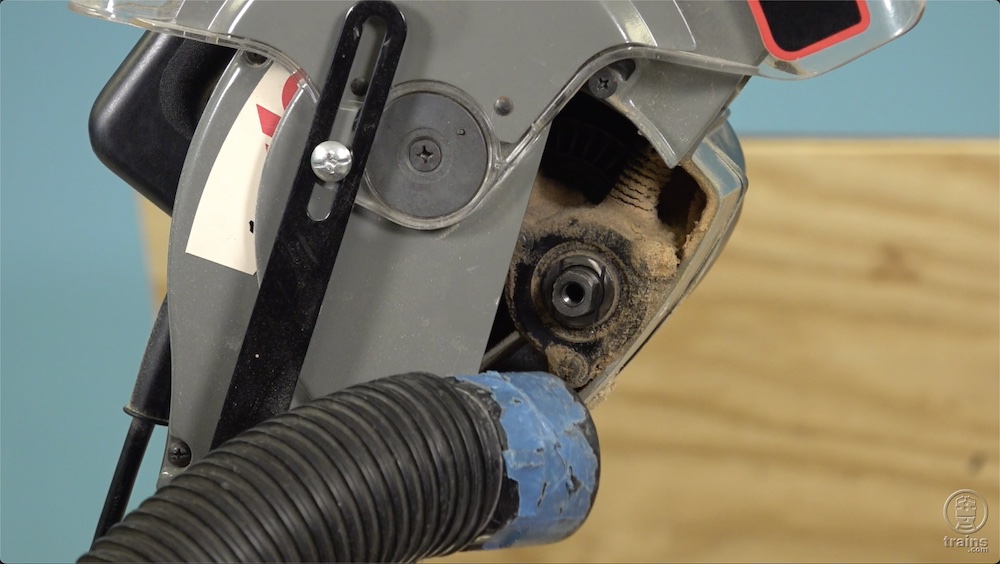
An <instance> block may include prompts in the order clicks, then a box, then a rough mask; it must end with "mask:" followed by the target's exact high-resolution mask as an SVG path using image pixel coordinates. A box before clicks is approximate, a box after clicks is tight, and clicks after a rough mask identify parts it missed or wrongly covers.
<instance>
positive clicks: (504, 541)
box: [458, 372, 600, 549]
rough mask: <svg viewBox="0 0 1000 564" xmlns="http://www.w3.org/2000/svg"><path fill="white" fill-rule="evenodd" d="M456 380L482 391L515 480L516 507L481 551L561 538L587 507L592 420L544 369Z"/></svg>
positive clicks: (596, 453) (593, 461)
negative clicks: (495, 414) (503, 437)
mask: <svg viewBox="0 0 1000 564" xmlns="http://www.w3.org/2000/svg"><path fill="white" fill-rule="evenodd" d="M458 380H461V381H463V382H468V383H469V384H473V385H475V386H477V387H480V388H483V389H485V390H489V392H490V393H491V394H492V395H493V398H494V399H495V400H496V402H497V403H498V404H499V405H500V407H501V409H502V413H501V416H500V425H501V426H502V427H503V429H504V431H505V432H506V434H507V449H506V450H505V451H504V452H503V457H504V462H505V463H506V471H507V477H508V478H510V479H511V480H513V481H515V482H517V489H518V494H519V501H518V504H519V505H518V512H517V516H516V517H514V519H513V520H511V521H510V522H508V523H507V524H506V525H504V526H503V527H502V528H501V529H500V530H498V531H497V532H496V533H494V534H493V535H492V536H491V537H490V538H489V540H487V541H486V543H485V544H484V545H483V548H485V549H492V548H506V547H509V546H514V545H529V544H545V543H550V542H555V541H558V540H562V539H564V538H566V537H567V536H569V535H570V534H572V533H573V532H574V531H576V529H578V528H579V527H580V525H582V524H583V522H584V520H585V519H586V518H587V515H588V514H589V513H590V509H591V507H592V506H593V501H594V497H595V495H596V493H597V484H598V477H599V470H600V449H599V447H598V444H597V432H596V430H595V428H594V423H593V421H592V420H591V418H590V414H589V413H588V412H587V408H586V407H584V406H583V404H582V403H581V402H580V400H579V399H578V398H577V397H576V395H575V394H574V393H573V392H572V391H571V390H570V389H569V388H567V386H566V384H565V383H563V381H562V380H560V379H559V378H556V377H555V376H552V375H550V374H546V373H543V372H525V373H522V372H515V373H504V374H501V373H498V372H486V373H485V374H477V375H475V376H459V377H458Z"/></svg>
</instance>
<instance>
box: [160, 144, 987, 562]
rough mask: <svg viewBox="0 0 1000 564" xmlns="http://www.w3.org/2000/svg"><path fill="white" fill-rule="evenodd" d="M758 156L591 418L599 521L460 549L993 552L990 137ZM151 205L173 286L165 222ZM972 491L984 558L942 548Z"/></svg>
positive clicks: (667, 553) (745, 554)
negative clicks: (531, 543) (539, 541)
mask: <svg viewBox="0 0 1000 564" xmlns="http://www.w3.org/2000/svg"><path fill="white" fill-rule="evenodd" d="M745 150H746V154H747V162H748V175H749V177H750V179H751V187H750V192H749V195H748V197H747V200H746V204H745V207H744V211H743V215H742V218H741V220H740V224H739V226H738V227H737V229H736V231H735V233H734V234H733V236H732V238H731V240H730V243H729V246H728V248H727V249H726V250H725V251H724V252H723V254H722V256H721V258H720V259H719V261H718V263H717V265H716V266H715V267H714V269H713V270H712V271H711V272H710V273H709V275H708V276H707V277H706V278H705V280H704V281H703V282H702V283H701V287H700V288H698V290H697V291H696V292H694V293H693V294H692V296H691V298H690V299H689V300H688V301H687V302H685V303H684V304H683V305H681V307H680V308H679V309H678V310H677V311H676V312H675V314H674V315H673V317H672V318H671V319H670V320H669V321H668V322H667V323H666V324H664V326H663V327H662V329H661V330H660V331H659V332H658V333H657V334H656V336H655V337H654V338H653V339H652V340H651V341H650V342H649V344H648V345H647V346H646V347H645V349H644V350H643V351H642V352H641V353H640V354H639V355H638V356H637V357H636V358H635V359H634V361H633V362H632V363H631V364H630V365H629V367H628V368H627V369H626V370H625V371H624V372H623V373H622V374H621V376H620V377H619V381H618V382H619V384H618V386H617V389H616V390H615V392H614V393H613V394H612V395H611V396H610V398H609V400H608V401H607V402H605V403H604V404H603V405H601V406H600V407H599V408H598V409H597V410H596V411H595V414H594V416H595V419H596V421H597V425H598V429H599V432H600V439H601V444H602V450H603V463H602V478H601V486H600V493H599V495H598V499H597V504H596V507H595V508H594V511H593V513H592V514H591V516H590V518H589V520H588V521H587V523H586V524H585V525H584V526H583V528H582V529H581V530H580V531H579V532H578V533H577V534H576V535H575V536H573V537H572V538H570V539H569V540H567V541H565V542H562V543H558V544H555V545H551V546H545V547H535V548H522V549H513V550H507V551H499V552H491V553H468V554H460V555H456V556H453V557H451V558H450V559H448V560H449V561H483V562H486V561H490V562H493V561H539V562H557V561H592V562H605V561H865V562H874V561H912V562H923V561H935V562H967V561H968V562H996V561H997V560H998V558H1000V465H998V461H1000V145H998V142H997V140H985V141H874V140H873V141H812V140H793V141H764V140H751V141H748V142H746V143H745ZM143 213H144V217H145V218H146V220H147V221H146V225H147V227H148V229H147V234H148V235H147V236H148V240H149V242H150V245H151V253H150V265H151V272H152V273H153V279H154V288H156V292H162V288H163V265H164V264H165V263H164V255H163V248H164V245H165V230H164V225H165V219H164V217H163V216H162V214H160V213H159V212H155V210H152V211H151V209H150V208H144V212H143ZM157 303H158V301H157ZM963 488H970V489H974V490H976V491H978V492H979V493H980V494H982V495H983V496H984V497H985V498H986V500H987V502H988V504H989V509H990V510H991V512H992V515H991V516H990V518H989V520H988V521H987V523H986V526H985V527H984V528H983V529H982V530H981V531H979V532H978V533H976V534H974V535H972V537H975V538H985V539H988V550H989V552H988V553H985V554H972V553H969V552H968V549H966V548H958V547H946V546H944V544H945V537H959V536H960V535H958V534H957V533H955V532H953V531H952V530H951V529H950V528H949V527H948V525H947V524H946V523H945V521H944V517H943V505H944V503H945V500H946V498H947V497H948V496H949V494H951V493H952V492H954V491H956V490H958V489H963ZM962 537H963V538H964V535H962Z"/></svg>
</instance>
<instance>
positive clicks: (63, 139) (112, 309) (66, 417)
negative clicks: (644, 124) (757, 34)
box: [0, 0, 1000, 562]
mask: <svg viewBox="0 0 1000 564" xmlns="http://www.w3.org/2000/svg"><path fill="white" fill-rule="evenodd" d="M140 33H141V32H140V31H139V30H137V29H134V28H130V27H126V26H122V25H115V24H111V23H107V22H102V21H98V20H92V19H89V18H86V17H83V16H79V15H76V14H72V13H70V12H69V11H68V10H67V9H66V6H65V3H63V2H51V1H45V2H42V1H34V2H29V1H5V2H3V3H2V4H0V559H2V560H3V561H4V562H27V561H32V562H56V561H66V560H71V559H74V558H76V557H77V556H78V555H79V554H81V553H82V552H83V551H84V550H85V549H86V548H87V547H88V546H89V541H90V537H91V535H92V534H93V528H94V526H95V524H96V519H97V515H98V513H99V512H100V509H101V506H102V504H103V500H104V494H105V491H106V488H107V484H108V481H109V480H110V478H111V473H112V471H113V469H114V466H115V462H116V460H117V457H118V450H119V448H120V446H121V441H122V439H123V437H124V434H125V429H126V427H127V425H128V418H127V417H126V416H125V415H124V414H123V413H122V412H121V406H122V404H123V403H124V402H125V401H126V400H127V397H128V394H129V392H130V390H131V386H132V381H133V378H134V374H135V370H136V368H137V366H138V363H139V359H140V356H141V354H142V350H143V347H144V344H145V341H146V337H147V333H148V331H149V326H150V323H151V319H152V310H153V305H152V304H151V303H150V290H149V287H148V284H147V279H146V274H145V264H144V262H143V256H142V249H141V241H140V237H139V226H138V221H137V215H136V202H135V199H134V198H133V196H132V193H131V191H130V190H129V188H128V187H127V186H125V185H124V183H122V182H121V181H120V180H118V179H117V178H116V177H114V176H113V175H112V174H111V173H109V172H108V171H106V170H105V169H104V168H103V167H102V166H101V165H100V163H98V161H97V159H96V158H95V157H94V156H93V155H92V153H91V151H90V146H89V141H88V139H87V117H88V113H89V110H90V107H91V104H92V103H93V100H94V99H95V98H96V96H97V94H98V92H99V91H100V89H101V88H102V87H103V86H104V84H105V82H106V81H107V79H108V78H109V77H110V76H111V74H112V73H113V72H114V70H115V69H116V68H117V66H118V64H119V63H120V62H121V61H122V59H123V58H124V57H125V55H126V53H127V52H128V51H129V50H130V48H131V47H132V45H133V44H134V43H135V41H136V40H137V39H138V37H139V35H140ZM998 52H1000V8H998V5H997V3H996V2H994V1H992V0H984V1H980V2H951V1H948V2H945V1H935V2H931V3H930V5H929V6H928V9H927V13H926V15H925V17H924V20H923V21H922V22H921V24H920V25H918V26H917V28H916V29H915V30H914V31H913V32H911V33H910V34H908V35H906V36H904V37H903V38H901V39H899V40H898V41H896V42H894V43H891V44H890V45H888V46H886V47H885V48H883V49H881V50H879V51H876V52H875V53H873V54H871V55H868V56H866V57H864V58H862V59H861V60H859V61H856V62H854V63H852V64H850V65H848V66H847V67H844V68H842V69H839V70H837V71H834V72H832V73H830V74H829V75H826V76H823V77H819V78H816V79H813V80H808V81H803V82H777V81H767V80H762V79H754V80H751V81H750V83H749V84H748V86H747V88H746V89H745V90H744V92H743V94H741V96H740V98H738V99H737V101H736V102H735V103H734V105H733V108H732V110H733V117H732V122H733V124H734V126H735V127H736V129H737V131H738V132H739V133H740V134H741V135H768V136H815V135H821V136H831V135H832V136H866V137H885V136H920V137H928V136H935V137H937V136H943V137H990V138H995V137H997V136H998V134H1000V103H998V99H1000V55H998ZM163 440H164V434H163V432H162V431H160V432H159V434H158V435H156V436H154V439H153V443H152V446H151V448H150V453H151V456H150V457H149V459H148V460H147V462H149V464H147V466H146V467H144V469H143V473H142V475H141V476H140V478H139V484H138V486H137V494H136V496H135V497H136V498H141V497H143V496H145V495H148V494H149V493H151V491H152V488H153V482H154V480H155V474H156V472H155V470H156V469H155V465H156V464H157V463H158V459H159V456H160V453H161V452H162V451H161V449H162V444H163Z"/></svg>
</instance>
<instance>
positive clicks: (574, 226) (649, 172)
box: [505, 147, 714, 394]
mask: <svg viewBox="0 0 1000 564" xmlns="http://www.w3.org/2000/svg"><path fill="white" fill-rule="evenodd" d="M685 182H687V183H688V184H689V185H687V186H685V184H684V183H685ZM670 190H677V191H678V192H677V193H671V194H669V198H668V199H667V200H666V201H665V199H664V194H665V193H667V191H670ZM709 201H710V199H709V198H708V197H707V196H706V195H705V192H704V191H703V190H702V189H701V188H700V186H699V185H698V184H697V182H696V180H695V179H694V178H693V177H692V175H690V174H688V173H687V172H686V171H685V170H680V169H675V170H671V169H669V168H667V167H666V165H665V164H664V163H663V161H662V160H661V159H660V158H659V156H658V155H657V153H656V152H655V151H654V150H653V149H652V148H651V147H650V148H647V150H645V151H643V152H640V153H638V154H637V155H635V157H634V158H633V159H631V160H630V162H628V163H627V165H626V167H625V169H624V171H623V173H622V174H621V176H620V178H619V180H618V181H617V182H616V184H615V185H614V186H613V187H612V189H611V191H610V192H609V193H608V195H607V197H605V198H604V199H603V201H601V202H600V203H598V204H593V203H591V202H589V201H588V200H587V199H586V198H585V197H584V196H583V195H582V194H581V193H580V192H579V191H577V190H574V189H572V188H569V187H566V186H565V185H563V184H561V183H559V182H557V181H555V180H553V179H551V178H548V177H546V176H545V175H539V177H538V179H537V180H536V183H535V187H534V190H533V192H532V195H531V199H530V200H529V205H528V211H527V213H526V215H525V221H524V225H523V226H522V231H521V237H520V240H519V242H518V246H517V249H516V251H515V260H514V264H513V265H512V268H511V275H510V276H509V278H508V281H507V285H506V291H505V297H506V299H507V302H508V305H509V307H510V311H511V312H512V316H513V318H514V322H515V325H516V326H517V328H518V330H519V331H520V332H521V333H522V335H525V336H526V338H527V339H528V340H529V342H531V343H532V345H533V346H534V347H536V348H537V349H538V350H541V351H544V353H545V357H546V360H547V362H548V369H549V371H550V372H552V373H554V374H557V375H559V376H560V377H562V378H563V379H565V380H566V381H567V382H568V383H569V384H570V385H571V386H573V387H575V388H578V389H579V388H582V387H583V386H585V385H586V384H587V383H588V382H590V381H592V380H593V379H594V378H595V377H597V376H598V375H601V374H602V373H603V372H604V371H605V370H606V369H607V367H608V366H611V365H614V364H617V360H618V359H620V358H621V357H622V356H623V355H624V354H625V351H626V350H627V349H628V348H630V346H631V345H632V343H633V342H634V340H635V338H636V337H637V336H638V334H640V333H641V332H642V329H643V328H644V327H646V326H648V325H649V324H651V323H655V322H656V320H655V319H654V317H655V316H656V315H657V314H658V312H659V310H660V308H661V306H662V303H663V302H664V301H665V300H666V298H667V296H668V295H669V293H670V291H671V289H672V287H673V280H674V277H675V275H676V273H677V269H678V267H679V266H680V264H681V260H682V258H683V257H684V256H685V255H686V253H687V252H689V250H690V249H693V248H694V246H695V245H697V244H698V242H700V241H701V239H702V238H703V237H704V233H705V231H706V228H707V225H708V223H709V222H710V216H711V213H708V212H709V208H708V205H707V204H708V202H709ZM664 203H666V204H669V205H670V206H673V207H671V208H670V209H667V210H666V211H667V212H668V213H664V211H665V210H664V207H665V206H664ZM675 208H676V209H675ZM713 211H714V209H713ZM665 220H666V221H665ZM568 254H583V255H586V256H594V257H598V258H600V259H602V261H603V262H604V263H605V264H607V265H609V267H611V268H612V270H613V271H614V272H615V274H616V276H617V277H618V279H619V281H620V288H621V289H620V292H619V295H618V302H617V304H616V306H615V309H614V311H613V312H612V314H611V315H610V317H609V318H608V319H607V320H605V321H604V322H601V323H599V324H597V325H596V326H592V327H588V328H583V329H573V328H568V327H565V326H563V325H562V324H560V323H559V322H558V321H556V320H555V318H554V317H553V316H552V315H551V313H550V310H549V307H550V304H549V303H548V302H549V301H550V298H549V299H547V298H548V297H547V296H545V295H544V292H543V291H542V288H541V286H542V279H543V277H544V272H546V271H547V270H548V268H549V266H550V265H552V264H553V263H554V262H555V261H557V260H561V258H560V257H564V256H567V255H568ZM608 381H609V382H610V381H611V380H610V379H609V380H608ZM602 394H603V392H602Z"/></svg>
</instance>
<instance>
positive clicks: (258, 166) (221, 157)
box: [185, 64, 298, 274]
mask: <svg viewBox="0 0 1000 564" xmlns="http://www.w3.org/2000/svg"><path fill="white" fill-rule="evenodd" d="M297 85H298V81H297V80H296V77H295V75H292V74H291V73H289V72H288V71H287V70H285V69H284V68H282V67H281V66H280V65H277V64H272V65H271V68H269V69H268V70H267V72H266V73H265V74H264V76H263V77H262V78H261V79H260V82H259V83H258V84H257V87H256V88H254V90H253V93H252V94H251V95H250V98H249V99H247V102H246V104H245V105H244V106H243V109H241V110H240V113H239V115H237V117H236V121H234V122H233V126H232V127H231V128H230V129H229V134H227V135H226V139H225V141H223V143H222V148H221V149H219V154H218V155H217V156H216V158H215V163H214V164H213V165H212V170H211V171H210V172H209V173H208V180H207V181H206V182H205V190H204V191H203V192H202V194H201V200H200V201H199V202H198V209H197V211H195V214H194V222H193V223H192V224H191V234H190V236H189V238H188V244H187V249H185V250H186V251H187V252H188V253H189V254H192V255H195V256H197V257H201V258H203V259H205V260H210V261H212V262H214V263H217V264H221V265H223V266H227V267H229V268H232V269H235V270H239V271H240V272H245V273H246V274H255V273H256V272H257V256H256V253H255V251H254V235H253V228H252V225H251V222H252V221H253V219H254V215H255V213H256V209H257V188H258V186H259V185H260V174H261V171H263V170H264V158H265V157H266V156H267V148H268V146H269V145H270V143H271V137H272V136H273V135H274V130H275V128H276V127H277V126H278V120H279V119H281V116H282V114H284V112H285V107H287V106H288V102H289V100H290V99H291V96H292V94H294V93H295V89H296V88H297Z"/></svg>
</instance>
